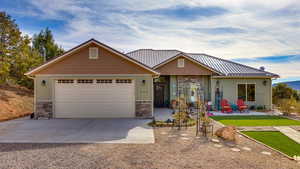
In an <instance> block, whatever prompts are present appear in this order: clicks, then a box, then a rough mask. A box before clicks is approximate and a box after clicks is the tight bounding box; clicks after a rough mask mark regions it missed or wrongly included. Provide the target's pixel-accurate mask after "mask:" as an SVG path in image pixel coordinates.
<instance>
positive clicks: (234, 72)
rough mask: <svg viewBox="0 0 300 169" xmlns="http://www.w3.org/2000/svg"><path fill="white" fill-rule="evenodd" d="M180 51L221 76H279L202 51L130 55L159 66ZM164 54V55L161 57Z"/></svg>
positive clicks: (150, 52)
mask: <svg viewBox="0 0 300 169" xmlns="http://www.w3.org/2000/svg"><path fill="white" fill-rule="evenodd" d="M179 53H181V54H183V55H185V56H186V57H187V58H190V59H191V60H193V61H195V62H198V63H199V64H200V65H203V66H205V67H207V68H209V70H213V71H214V72H218V74H220V75H221V76H227V77H237V76H239V77H275V78H278V77H279V76H278V75H277V74H274V73H270V72H267V71H263V70H259V69H256V68H253V67H250V66H247V65H243V64H239V63H236V62H232V61H229V60H225V59H221V58H217V57H214V56H210V55H207V54H202V53H184V52H180V51H178V50H153V49H140V50H135V51H132V52H129V53H128V55H129V56H130V57H132V58H134V59H136V60H138V61H140V62H142V63H144V64H146V65H148V66H149V67H153V68H157V67H158V65H162V64H163V63H165V62H166V61H168V60H170V59H172V58H174V57H176V56H177V55H178V54H179ZM160 56H162V57H160Z"/></svg>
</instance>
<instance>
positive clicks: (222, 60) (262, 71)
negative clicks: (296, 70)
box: [187, 53, 278, 76]
mask: <svg viewBox="0 0 300 169" xmlns="http://www.w3.org/2000/svg"><path fill="white" fill-rule="evenodd" d="M187 54H197V55H205V56H208V57H211V58H215V59H219V60H222V61H225V62H229V63H232V64H236V65H239V66H244V67H247V68H249V69H254V70H257V71H260V72H262V73H269V74H272V75H277V74H274V73H271V72H268V71H264V70H260V69H257V68H254V67H251V66H248V65H244V64H241V63H237V62H234V61H231V60H226V59H223V58H220V57H216V56H212V55H208V54H205V53H187ZM277 76H278V75H277Z"/></svg>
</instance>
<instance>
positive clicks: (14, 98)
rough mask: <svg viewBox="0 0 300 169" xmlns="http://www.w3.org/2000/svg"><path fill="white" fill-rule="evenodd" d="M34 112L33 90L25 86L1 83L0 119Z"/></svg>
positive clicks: (8, 118)
mask: <svg viewBox="0 0 300 169" xmlns="http://www.w3.org/2000/svg"><path fill="white" fill-rule="evenodd" d="M32 112H33V92H32V91H31V90H28V89H26V88H23V87H18V86H8V85H0V121H4V120H10V119H14V118H18V117H22V116H26V115H29V114H31V113H32Z"/></svg>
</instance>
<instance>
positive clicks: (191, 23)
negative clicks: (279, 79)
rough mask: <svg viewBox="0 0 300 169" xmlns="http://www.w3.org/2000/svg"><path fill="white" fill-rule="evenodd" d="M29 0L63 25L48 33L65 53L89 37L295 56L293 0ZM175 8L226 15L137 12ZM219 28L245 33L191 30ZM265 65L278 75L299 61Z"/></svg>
mask: <svg viewBox="0 0 300 169" xmlns="http://www.w3.org/2000/svg"><path fill="white" fill-rule="evenodd" d="M30 2H31V3H32V5H33V6H34V7H35V8H37V9H38V10H39V11H41V14H40V17H41V18H44V19H57V20H64V21H66V22H67V23H66V26H65V27H64V30H63V31H61V32H59V31H57V32H55V30H53V31H54V33H55V35H57V36H56V39H57V41H58V42H59V43H60V44H62V45H63V47H64V48H67V49H68V48H71V47H73V46H75V45H77V44H78V43H81V42H83V41H85V40H88V39H89V38H95V39H98V40H99V41H102V42H104V43H107V44H108V45H111V46H112V47H114V48H117V49H119V50H121V49H122V51H129V50H133V49H137V48H156V49H179V50H183V51H186V52H200V53H207V54H211V55H216V56H219V57H223V58H227V59H228V58H249V57H261V56H272V55H288V54H299V53H300V38H299V37H300V30H299V27H297V26H292V24H293V23H297V22H298V23H300V16H299V15H300V12H299V11H300V10H299V9H300V2H299V1H298V0H275V1H274V0H272V1H271V0H270V1H269V0H265V1H261V0H252V1H249V0H230V1H228V0H215V1H212V0H201V1H198V0H190V1H182V0H156V1H141V0H130V1H123V0H111V1H106V2H105V1H89V0H83V1H82V0H81V1H79V0H52V1H47V0H31V1H30ZM176 6H189V7H219V8H224V9H226V10H227V11H228V12H227V13H225V14H223V15H216V16H211V17H202V18H201V19H198V20H185V19H182V18H181V19H174V18H168V17H166V16H164V15H144V14H143V13H139V12H141V11H145V10H157V9H164V8H174V7H176ZM282 10H283V11H284V10H293V11H294V12H291V13H292V14H291V13H289V12H283V13H282V15H280V14H281V13H280V11H282ZM297 10H299V11H298V13H297ZM276 11H277V13H276ZM278 11H279V13H278ZM295 11H296V12H295ZM274 13H276V15H275V14H274ZM219 27H223V28H226V27H227V28H238V29H241V30H244V31H245V32H244V33H229V34H209V33H205V32H201V31H195V29H197V28H205V29H210V28H219ZM250 64H251V63H250ZM259 64H260V63H259ZM265 64H267V67H270V71H274V72H275V73H279V72H280V71H281V69H282V68H290V67H292V66H293V67H297V66H298V67H299V66H300V65H299V63H292V64H290V63H286V64H269V63H265ZM255 66H256V67H258V66H260V65H255ZM297 74H300V71H299V70H296V71H294V69H293V71H289V70H285V72H284V73H283V75H282V76H283V77H285V76H291V77H294V76H298V75H297Z"/></svg>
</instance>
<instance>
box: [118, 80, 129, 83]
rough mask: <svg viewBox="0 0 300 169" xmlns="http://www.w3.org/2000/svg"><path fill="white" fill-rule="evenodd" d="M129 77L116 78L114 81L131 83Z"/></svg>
mask: <svg viewBox="0 0 300 169" xmlns="http://www.w3.org/2000/svg"><path fill="white" fill-rule="evenodd" d="M131 82H132V81H131V79H117V80H116V83H131Z"/></svg>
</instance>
